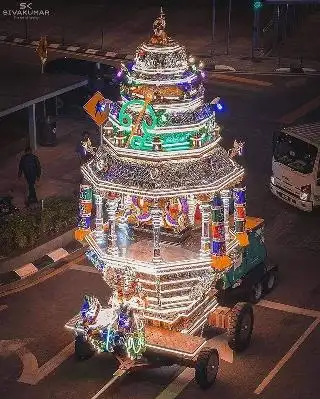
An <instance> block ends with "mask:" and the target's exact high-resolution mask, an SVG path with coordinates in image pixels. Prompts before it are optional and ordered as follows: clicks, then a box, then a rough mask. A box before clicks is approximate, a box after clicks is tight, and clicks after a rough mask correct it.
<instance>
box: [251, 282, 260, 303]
mask: <svg viewBox="0 0 320 399" xmlns="http://www.w3.org/2000/svg"><path fill="white" fill-rule="evenodd" d="M262 296H263V283H262V281H258V282H256V283H255V284H254V285H253V286H252V287H251V290H250V292H249V295H248V300H249V302H251V303H253V304H255V303H258V302H259V301H260V299H261V298H262Z"/></svg>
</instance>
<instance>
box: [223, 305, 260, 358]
mask: <svg viewBox="0 0 320 399" xmlns="http://www.w3.org/2000/svg"><path fill="white" fill-rule="evenodd" d="M253 323H254V317H253V310H252V306H251V304H250V303H247V302H239V303H237V304H236V305H235V306H234V307H233V309H232V311H231V315H230V318H229V327H228V336H229V340H228V344H229V347H230V348H231V349H232V350H234V351H235V352H241V351H243V350H245V349H246V348H247V347H248V346H249V344H250V341H251V335H252V330H253Z"/></svg>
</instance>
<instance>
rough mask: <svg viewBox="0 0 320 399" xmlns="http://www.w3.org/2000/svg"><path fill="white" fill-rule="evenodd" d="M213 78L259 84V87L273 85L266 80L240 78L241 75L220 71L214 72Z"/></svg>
mask: <svg viewBox="0 0 320 399" xmlns="http://www.w3.org/2000/svg"><path fill="white" fill-rule="evenodd" d="M214 78H215V79H221V80H229V81H231V82H238V83H244V84H251V85H254V86H261V87H270V86H273V83H271V82H266V81H264V80H256V79H248V78H242V77H241V76H234V75H224V74H222V73H217V74H215V75H214Z"/></svg>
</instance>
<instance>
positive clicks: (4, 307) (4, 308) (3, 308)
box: [0, 305, 8, 312]
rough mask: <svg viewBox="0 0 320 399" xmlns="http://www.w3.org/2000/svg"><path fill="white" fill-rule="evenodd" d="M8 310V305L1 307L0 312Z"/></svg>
mask: <svg viewBox="0 0 320 399" xmlns="http://www.w3.org/2000/svg"><path fill="white" fill-rule="evenodd" d="M6 309H8V305H0V312H2V311H3V310H6Z"/></svg>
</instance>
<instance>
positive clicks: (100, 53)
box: [0, 34, 236, 72]
mask: <svg viewBox="0 0 320 399" xmlns="http://www.w3.org/2000/svg"><path fill="white" fill-rule="evenodd" d="M1 43H3V44H12V45H15V46H28V47H34V48H36V47H37V46H38V44H39V41H37V40H27V39H22V38H21V37H14V36H12V35H6V34H3V35H0V44H1ZM50 49H51V50H53V51H54V50H56V51H63V52H65V53H70V54H75V55H85V56H87V57H88V56H89V57H98V58H105V59H108V60H120V61H121V60H122V61H132V60H133V59H134V54H124V53H121V52H118V51H115V50H113V49H95V48H91V47H87V46H83V45H80V44H72V45H71V44H63V43H49V45H48V50H49V51H50ZM195 57H196V58H198V59H203V60H204V61H205V60H209V59H210V60H209V61H207V62H208V65H207V66H206V68H205V69H206V70H209V71H232V72H234V71H236V70H235V69H234V68H233V67H231V66H229V65H217V64H215V63H214V62H213V59H212V57H211V56H209V55H205V54H197V55H195Z"/></svg>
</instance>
